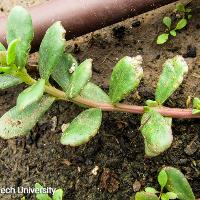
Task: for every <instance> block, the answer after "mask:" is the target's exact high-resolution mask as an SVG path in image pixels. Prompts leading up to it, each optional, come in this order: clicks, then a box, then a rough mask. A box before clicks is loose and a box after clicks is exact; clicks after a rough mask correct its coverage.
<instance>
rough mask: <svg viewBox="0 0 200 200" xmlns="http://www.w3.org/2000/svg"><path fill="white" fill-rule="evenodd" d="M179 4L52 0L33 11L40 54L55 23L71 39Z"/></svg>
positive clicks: (1, 26)
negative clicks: (154, 10) (58, 23)
mask: <svg viewBox="0 0 200 200" xmlns="http://www.w3.org/2000/svg"><path fill="white" fill-rule="evenodd" d="M175 1H177V0H106V1H102V0H51V1H49V2H46V3H44V4H41V5H38V6H35V7H32V8H30V10H29V11H30V13H31V16H32V19H33V26H34V31H35V38H34V41H33V44H32V45H33V48H32V51H36V50H37V49H38V46H39V44H40V42H41V40H42V38H43V36H44V34H45V32H46V30H47V29H48V27H49V26H50V25H51V24H52V23H54V22H55V21H61V22H62V25H63V26H64V27H65V29H66V31H67V34H66V38H67V39H71V38H74V37H77V36H80V35H83V34H86V33H89V32H92V31H95V30H97V29H100V28H103V27H105V26H108V25H111V24H114V23H116V22H119V21H122V20H125V19H127V18H130V17H133V16H136V15H139V14H141V13H144V12H147V11H149V10H152V9H155V8H158V7H160V6H163V5H166V4H169V3H172V2H175ZM5 32H6V17H0V42H2V43H3V44H5V43H6V40H5Z"/></svg>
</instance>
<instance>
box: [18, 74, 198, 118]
mask: <svg viewBox="0 0 200 200" xmlns="http://www.w3.org/2000/svg"><path fill="white" fill-rule="evenodd" d="M17 76H18V77H20V78H21V79H22V80H23V81H24V82H25V83H26V84H28V85H32V84H34V83H35V82H36V80H35V79H33V78H31V77H30V76H29V74H28V73H26V72H22V73H21V74H19V73H18V74H17ZM45 92H46V93H48V94H50V95H52V96H54V97H56V98H57V99H60V100H65V101H70V102H73V103H76V104H83V105H85V106H87V107H92V108H100V109H102V110H103V111H113V112H126V113H134V114H143V113H144V106H137V105H129V104H123V103H118V104H116V105H112V104H110V103H99V102H95V101H92V100H89V99H85V98H83V97H81V96H77V97H75V98H73V99H68V98H67V97H66V94H65V92H63V91H61V90H59V89H57V88H55V87H53V86H51V85H46V86H45ZM154 109H155V110H156V111H158V112H159V113H160V114H161V115H163V116H166V117H172V118H200V114H192V109H183V108H169V107H155V108H154Z"/></svg>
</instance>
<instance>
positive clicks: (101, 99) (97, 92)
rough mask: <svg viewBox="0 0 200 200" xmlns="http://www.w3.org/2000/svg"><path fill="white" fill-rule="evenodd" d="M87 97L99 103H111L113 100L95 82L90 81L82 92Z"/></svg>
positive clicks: (81, 94)
mask: <svg viewBox="0 0 200 200" xmlns="http://www.w3.org/2000/svg"><path fill="white" fill-rule="evenodd" d="M80 96H82V97H83V98H85V99H89V100H92V101H94V102H97V103H110V102H111V100H110V98H109V96H108V95H107V94H106V93H105V92H104V91H103V90H102V89H101V88H100V87H99V86H97V85H95V84H94V83H91V82H88V83H87V85H86V86H85V87H84V88H83V90H82V91H81V93H80Z"/></svg>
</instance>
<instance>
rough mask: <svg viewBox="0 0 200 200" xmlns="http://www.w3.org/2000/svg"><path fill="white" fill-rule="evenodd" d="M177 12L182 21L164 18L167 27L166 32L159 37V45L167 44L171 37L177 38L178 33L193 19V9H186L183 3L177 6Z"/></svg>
mask: <svg viewBox="0 0 200 200" xmlns="http://www.w3.org/2000/svg"><path fill="white" fill-rule="evenodd" d="M176 12H177V13H178V14H179V15H180V16H181V19H180V20H178V22H175V21H172V19H171V18H170V17H164V18H163V24H164V25H165V26H166V31H165V33H162V34H160V35H159V36H158V37H157V41H156V42H157V44H164V43H166V42H167V41H168V40H169V38H170V36H173V37H176V35H177V32H178V31H180V30H182V29H183V28H185V27H186V26H187V24H188V21H189V20H191V19H192V14H191V13H192V9H190V8H186V7H185V5H184V4H182V3H178V4H177V5H176Z"/></svg>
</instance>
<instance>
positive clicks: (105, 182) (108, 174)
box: [100, 168, 119, 193]
mask: <svg viewBox="0 0 200 200" xmlns="http://www.w3.org/2000/svg"><path fill="white" fill-rule="evenodd" d="M100 186H101V188H102V189H105V190H107V191H108V192H110V193H113V192H116V191H117V190H118V189H119V181H118V180H117V175H116V174H115V173H114V172H112V171H111V170H110V169H108V168H105V169H104V170H103V173H102V174H101V179H100Z"/></svg>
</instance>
